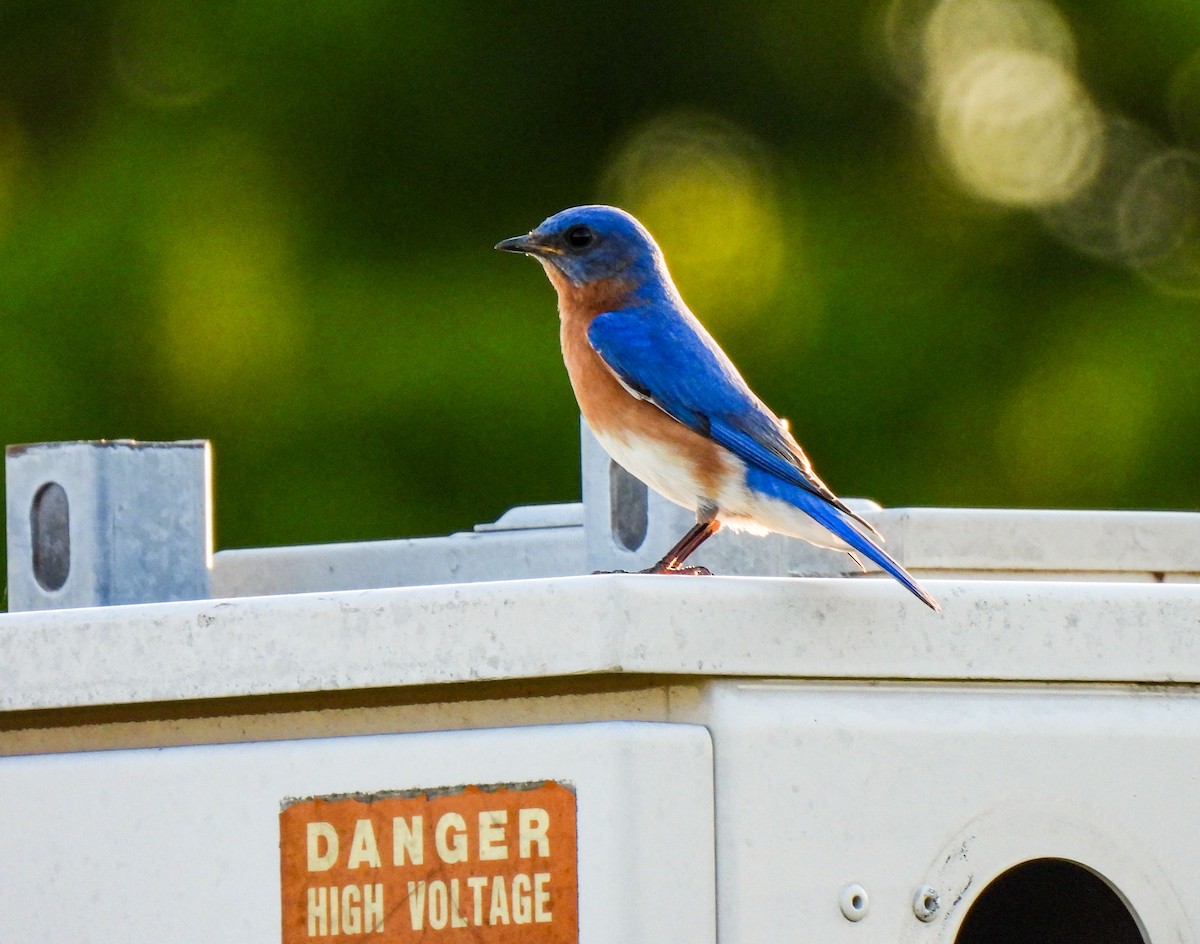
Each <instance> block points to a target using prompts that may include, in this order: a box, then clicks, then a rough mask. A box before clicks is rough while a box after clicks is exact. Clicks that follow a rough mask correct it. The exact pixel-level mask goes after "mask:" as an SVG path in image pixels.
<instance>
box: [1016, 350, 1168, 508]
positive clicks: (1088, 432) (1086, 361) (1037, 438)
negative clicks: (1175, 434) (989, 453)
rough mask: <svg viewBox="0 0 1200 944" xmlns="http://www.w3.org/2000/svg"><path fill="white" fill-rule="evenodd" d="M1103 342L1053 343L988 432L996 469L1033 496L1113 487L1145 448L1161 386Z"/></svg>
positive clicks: (1056, 498)
mask: <svg viewBox="0 0 1200 944" xmlns="http://www.w3.org/2000/svg"><path fill="white" fill-rule="evenodd" d="M1109 340H1111V339H1109V338H1095V339H1088V338H1078V339H1065V340H1061V341H1057V342H1055V343H1054V344H1053V345H1052V346H1051V347H1050V348H1049V349H1048V350H1047V351H1046V352H1045V355H1044V356H1043V357H1042V358H1041V359H1039V361H1038V362H1037V363H1036V365H1035V366H1034V367H1033V369H1032V370H1030V372H1029V373H1028V375H1027V376H1026V377H1025V378H1024V380H1023V381H1022V382H1021V383H1020V384H1019V385H1018V386H1017V387H1016V389H1015V390H1014V391H1013V393H1012V395H1011V397H1010V398H1009V400H1008V402H1007V404H1006V405H1005V407H1004V408H1003V410H1002V413H1001V415H1000V417H999V422H998V423H997V425H996V427H995V429H994V434H995V448H996V452H997V455H998V456H999V457H1000V459H999V465H1000V468H1001V469H1002V470H1003V473H1004V474H1006V475H1008V476H1010V477H1013V478H1016V479H1019V480H1020V481H1014V482H1012V483H1011V484H1012V486H1013V487H1015V488H1019V489H1020V490H1022V491H1024V492H1025V493H1026V494H1027V495H1028V496H1029V498H1030V499H1032V500H1033V501H1036V502H1038V503H1041V504H1046V505H1055V504H1058V503H1061V502H1062V501H1064V499H1065V497H1066V496H1068V495H1070V494H1071V493H1072V491H1077V490H1079V489H1080V488H1090V489H1093V490H1095V491H1096V493H1097V496H1098V495H1099V494H1101V493H1103V492H1104V491H1108V490H1113V489H1116V490H1119V489H1121V488H1123V487H1125V486H1126V485H1127V484H1128V483H1129V481H1130V480H1131V479H1132V478H1133V477H1134V476H1136V475H1137V473H1138V470H1139V468H1140V465H1141V463H1142V462H1143V461H1144V459H1145V456H1146V453H1147V452H1148V450H1149V449H1150V448H1151V444H1152V442H1153V441H1154V437H1155V436H1156V434H1157V430H1156V428H1155V418H1156V416H1159V415H1161V411H1160V406H1161V403H1160V400H1161V397H1162V396H1163V392H1162V388H1161V385H1160V384H1158V383H1155V377H1154V376H1153V373H1152V369H1153V368H1152V365H1149V364H1147V363H1146V362H1145V361H1144V360H1142V359H1140V358H1135V357H1130V356H1128V346H1127V345H1120V344H1111V343H1107V342H1108V341H1109ZM1027 500H1028V499H1027Z"/></svg>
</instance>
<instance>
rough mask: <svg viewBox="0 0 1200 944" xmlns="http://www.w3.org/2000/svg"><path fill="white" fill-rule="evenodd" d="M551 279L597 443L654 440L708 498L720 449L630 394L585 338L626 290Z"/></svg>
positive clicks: (565, 344) (717, 475)
mask: <svg viewBox="0 0 1200 944" xmlns="http://www.w3.org/2000/svg"><path fill="white" fill-rule="evenodd" d="M547 268H549V267H547ZM555 274H557V273H555ZM551 281H552V282H554V283H555V288H556V289H558V293H559V315H560V317H561V341H562V352H563V361H564V363H565V364H566V367H567V375H568V376H569V377H570V379H571V386H572V388H573V389H574V391H575V399H576V400H577V401H578V402H579V409H580V411H581V412H582V413H583V417H584V419H585V420H586V421H587V424H588V426H589V427H591V429H592V431H593V432H594V433H596V435H597V436H598V437H599V438H600V439H601V441H604V440H610V441H611V440H614V439H615V440H617V441H619V442H623V443H627V444H632V443H633V442H634V441H638V442H649V443H654V444H655V445H656V446H657V447H658V448H660V449H662V450H664V451H665V452H667V453H669V454H670V455H671V456H673V457H675V458H676V459H677V461H678V462H679V463H681V464H682V465H684V466H686V468H687V470H688V478H689V479H691V480H692V481H694V483H695V484H696V487H697V488H698V490H699V491H700V492H701V493H703V494H701V495H700V496H698V497H699V498H707V499H712V498H713V497H714V496H715V495H716V494H717V492H718V491H719V489H720V484H721V481H722V479H723V477H724V476H726V475H727V474H728V473H729V471H730V463H729V461H728V459H727V458H726V456H725V454H724V450H723V449H722V448H721V447H720V446H718V445H717V444H716V443H715V442H713V441H712V440H710V439H707V438H706V437H704V436H701V435H699V434H698V433H695V432H693V431H692V430H690V429H688V428H687V427H686V426H684V425H683V424H682V423H680V422H678V421H676V420H674V419H672V418H671V417H670V416H668V415H667V414H666V413H664V412H663V411H662V410H660V409H659V408H658V407H656V406H654V404H652V403H650V402H648V401H646V400H642V399H639V398H638V397H636V396H634V395H633V394H631V393H630V392H629V391H628V390H627V389H626V388H625V387H624V386H622V384H621V383H620V381H618V380H617V378H616V375H615V374H614V373H613V372H612V370H610V369H609V367H608V365H607V364H605V363H604V360H603V359H602V358H601V357H600V355H599V354H598V353H596V350H595V348H593V347H592V345H591V342H590V341H589V340H588V334H587V332H588V328H589V327H590V326H591V323H592V320H593V319H594V318H595V317H596V316H597V315H599V314H602V313H603V312H605V311H612V310H614V309H617V308H620V307H621V301H622V300H623V299H624V298H625V297H627V294H628V293H627V289H626V288H625V287H624V286H620V285H612V284H609V283H593V284H591V285H587V286H577V285H574V284H572V283H570V282H569V281H567V280H566V279H565V278H563V277H562V276H561V275H558V278H554V276H552V277H551ZM560 283H565V284H560ZM629 471H630V472H632V473H633V474H634V475H639V477H643V478H654V477H655V476H654V475H644V474H642V472H643V470H639V469H637V468H630V469H629ZM646 471H649V470H646ZM651 484H653V483H651Z"/></svg>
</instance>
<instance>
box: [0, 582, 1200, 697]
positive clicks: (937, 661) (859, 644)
mask: <svg viewBox="0 0 1200 944" xmlns="http://www.w3.org/2000/svg"><path fill="white" fill-rule="evenodd" d="M930 589H931V591H932V592H933V593H934V594H935V595H936V596H938V598H939V599H940V600H941V602H942V604H943V607H944V612H943V613H941V614H934V613H932V612H930V611H929V610H928V609H926V608H925V607H924V606H923V605H922V604H921V603H920V602H918V601H917V600H915V599H913V598H911V597H910V596H909V595H908V594H906V593H905V592H904V591H903V590H902V589H901V588H899V587H897V586H896V585H895V584H894V583H893V582H892V581H890V580H882V579H871V578H857V579H855V578H842V579H771V578H722V577H714V578H703V579H692V578H684V577H642V576H617V575H613V576H600V577H574V578H557V579H546V580H528V581H512V582H503V583H476V584H468V585H454V586H443V587H414V588H400V589H387V590H361V591H343V592H337V593H318V594H298V595H292V596H279V597H249V598H242V599H235V600H212V601H194V602H180V603H161V604H149V605H141V606H115V607H102V608H93V609H78V610H62V611H57V612H30V613H14V614H9V615H7V616H3V617H0V665H3V666H4V667H5V676H6V680H7V681H6V684H5V685H4V686H3V689H2V690H0V710H3V711H28V710H37V709H49V708H70V707H86V706H100V705H120V704H140V703H147V702H171V701H188V700H193V699H212V698H229V697H236V696H255V695H270V694H282V693H294V692H321V691H353V690H363V689H375V688H382V687H404V686H417V685H441V684H455V683H458V684H467V683H473V682H478V681H494V680H504V679H509V680H514V679H524V680H535V679H548V678H561V677H567V676H581V675H603V674H608V673H638V674H643V675H645V674H651V675H669V676H676V677H678V676H685V677H686V676H694V677H704V678H708V677H739V676H745V677H756V678H763V677H767V678H783V679H908V680H930V681H933V680H962V681H970V680H981V679H982V680H1001V681H1056V682H1132V683H1144V684H1171V683H1186V684H1200V585H1196V584H1183V583H1179V584H1135V583H1121V584H1117V583H1069V582H1023V581H1011V582H1010V581H933V582H931V584H930Z"/></svg>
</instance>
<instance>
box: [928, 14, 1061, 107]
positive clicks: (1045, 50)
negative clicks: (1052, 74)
mask: <svg viewBox="0 0 1200 944" xmlns="http://www.w3.org/2000/svg"><path fill="white" fill-rule="evenodd" d="M921 40H922V43H921V53H922V55H923V59H924V71H923V76H924V81H925V82H926V83H927V84H930V85H935V86H936V85H938V84H940V83H942V82H945V81H948V80H949V79H950V78H951V77H952V76H955V75H957V74H958V73H959V71H960V70H961V69H962V67H963V66H964V65H965V64H967V63H969V62H971V61H972V60H973V59H975V57H976V56H978V55H979V54H981V53H994V52H997V51H1010V52H1024V53H1028V54H1029V55H1031V56H1036V57H1037V58H1038V59H1048V60H1050V61H1052V62H1055V63H1058V65H1060V66H1061V67H1062V68H1063V69H1064V70H1066V71H1068V72H1071V71H1073V70H1074V68H1075V57H1076V48H1075V37H1074V36H1073V35H1072V33H1071V27H1070V25H1069V24H1068V23H1067V21H1066V20H1065V19H1064V18H1063V16H1062V14H1061V13H1059V12H1058V10H1057V9H1055V7H1054V6H1052V5H1051V4H1050V3H1047V2H1045V0H941V2H939V3H937V4H936V6H934V7H933V8H932V10H931V11H930V13H929V18H928V20H927V22H926V23H925V28H924V30H923V31H922V33H921Z"/></svg>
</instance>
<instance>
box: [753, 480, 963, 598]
mask: <svg viewBox="0 0 1200 944" xmlns="http://www.w3.org/2000/svg"><path fill="white" fill-rule="evenodd" d="M751 478H758V476H755V475H754V473H753V472H751V473H749V474H748V475H747V480H748V483H749V484H750V486H751V488H755V487H757V488H758V490H760V491H766V492H768V493H769V494H774V495H776V496H777V497H779V498H782V499H784V500H785V501H786V502H788V503H789V504H791V505H795V506H796V507H797V508H799V509H800V510H801V511H803V512H804V513H805V514H807V515H808V516H809V517H811V518H812V519H813V520H815V521H816V522H817V523H818V524H820V525H821V526H822V527H824V528H825V529H827V530H828V531H831V532H833V533H834V534H836V535H837V536H838V537H839V538H841V539H842V540H843V541H845V542H846V543H847V544H849V545H850V547H852V548H853V549H854V550H855V551H857V552H858V553H860V554H862V555H863V557H866V558H867V559H868V560H871V561H873V562H874V563H876V564H878V565H879V566H880V567H882V568H883V569H884V570H885V571H887V572H888V573H889V574H891V575H892V576H893V577H895V578H896V579H897V580H898V581H900V583H902V584H903V585H904V586H905V587H906V588H907V589H908V590H909V591H910V592H911V593H912V594H913V595H914V596H916V597H917V598H918V599H919V600H920V601H921V602H922V603H924V604H925V605H926V606H927V607H929V608H930V609H931V610H934V611H940V610H941V606H939V605H938V602H937V600H935V599H934V598H933V597H931V596H930V595H929V593H928V592H927V591H926V590H925V588H924V587H922V586H921V585H920V584H919V583H917V581H916V580H915V579H913V576H912V574H910V573H909V572H908V571H907V570H905V569H904V568H903V567H901V566H900V565H899V564H898V563H896V561H895V560H893V559H892V556H891V555H890V554H888V553H887V551H885V550H884V549H883V548H881V547H880V546H879V545H878V544H876V543H875V542H874V541H873V540H871V538H869V537H867V535H865V534H863V533H862V532H861V531H859V530H858V528H856V527H855V526H854V524H853V523H852V521H851V520H850V517H849V516H848V515H846V514H845V513H844V512H841V511H838V509H836V508H834V507H833V506H832V505H830V504H829V503H828V502H827V501H825V500H824V499H822V498H821V497H820V496H818V495H814V494H812V493H811V492H807V491H805V490H804V489H801V488H796V487H795V486H793V485H791V484H790V483H787V482H782V481H780V480H779V479H778V478H775V477H774V476H769V478H770V480H771V481H770V484H769V485H768V484H767V483H766V482H750V481H749V480H750V479H751ZM763 485H767V487H766V488H763Z"/></svg>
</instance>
